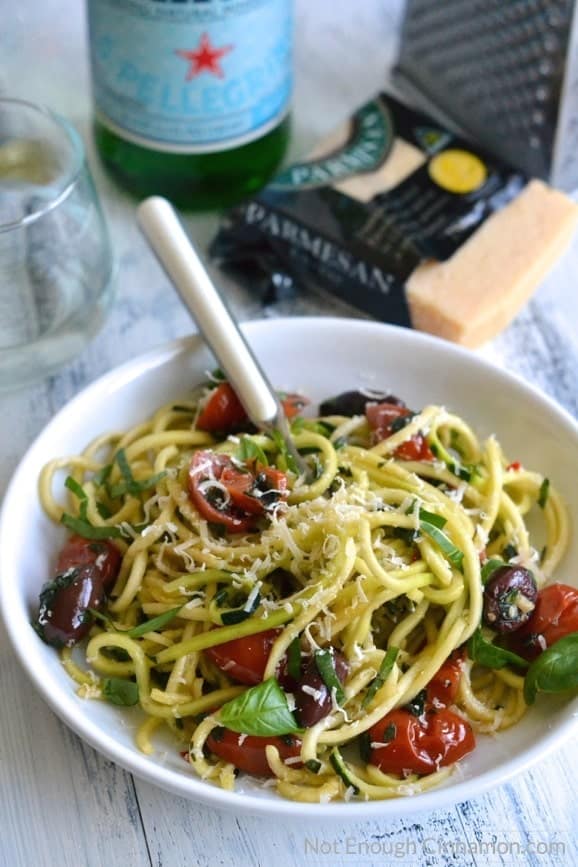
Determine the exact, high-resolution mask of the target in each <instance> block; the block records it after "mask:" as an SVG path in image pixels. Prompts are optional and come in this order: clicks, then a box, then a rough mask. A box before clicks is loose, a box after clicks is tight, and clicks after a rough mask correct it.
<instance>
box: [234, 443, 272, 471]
mask: <svg viewBox="0 0 578 867" xmlns="http://www.w3.org/2000/svg"><path fill="white" fill-rule="evenodd" d="M235 457H236V458H237V460H239V461H242V462H243V463H246V462H247V461H250V460H256V461H258V462H259V463H260V464H262V465H263V466H264V467H268V466H269V459H268V458H267V455H266V454H265V452H264V451H263V449H262V448H261V446H260V445H258V444H257V443H256V442H255V440H253V439H251V437H248V436H243V437H241V443H240V445H239V448H238V449H237V451H236V453H235Z"/></svg>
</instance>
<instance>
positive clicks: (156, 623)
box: [122, 603, 186, 638]
mask: <svg viewBox="0 0 578 867" xmlns="http://www.w3.org/2000/svg"><path fill="white" fill-rule="evenodd" d="M185 604H186V603H185ZM182 607H183V606H182V605H177V607H176V608H171V609H170V611H163V613H162V614H159V615H158V616H157V617H153V618H151V620H146V621H145V622H144V623H139V625H138V626H133V627H132V629H128V630H127V631H126V632H125V631H124V630H122V632H123V635H128V636H129V637H130V638H140V636H141V635H146V633H147V632H155V631H156V630H157V629H162V628H163V626H166V625H167V623H170V622H171V620H174V618H175V617H176V616H177V614H178V613H179V611H180V610H181V608H182Z"/></svg>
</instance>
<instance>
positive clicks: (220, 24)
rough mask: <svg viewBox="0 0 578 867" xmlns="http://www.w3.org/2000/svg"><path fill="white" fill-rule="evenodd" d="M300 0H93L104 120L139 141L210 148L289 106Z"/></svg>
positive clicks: (94, 52) (176, 149)
mask: <svg viewBox="0 0 578 867" xmlns="http://www.w3.org/2000/svg"><path fill="white" fill-rule="evenodd" d="M292 5H293V3H292V0H89V4H88V9H89V28H90V46H91V62H92V75H93V91H94V101H95V107H96V116H97V118H98V120H100V121H101V122H102V123H104V124H105V125H106V126H108V127H109V128H110V129H111V130H112V131H113V132H116V133H117V134H118V135H119V136H121V137H122V138H124V139H127V140H129V141H133V142H134V143H135V144H140V145H142V146H144V147H149V148H153V149H154V150H161V151H167V152H169V153H210V152H212V151H220V150H226V149H229V148H234V147H239V146H240V145H243V144H247V143H249V142H251V141H253V140H255V139H257V138H260V137H261V136H263V135H264V134H265V133H266V132H268V130H270V129H273V128H274V127H275V126H277V124H279V123H280V122H281V120H282V119H283V117H284V116H285V114H286V113H287V111H288V105H289V99H290V96H291V86H292V78H291V73H292V51H291V48H292V46H291V36H292V30H293V22H292Z"/></svg>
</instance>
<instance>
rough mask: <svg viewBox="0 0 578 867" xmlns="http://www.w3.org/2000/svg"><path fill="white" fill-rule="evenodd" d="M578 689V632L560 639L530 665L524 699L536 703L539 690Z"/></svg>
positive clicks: (548, 691)
mask: <svg viewBox="0 0 578 867" xmlns="http://www.w3.org/2000/svg"><path fill="white" fill-rule="evenodd" d="M569 689H578V632H572V633H571V634H570V635H566V636H564V638H560V639H558V641H556V642H555V644H552V645H551V646H550V647H548V648H547V649H546V650H545V651H544V652H543V653H541V654H540V656H538V657H537V658H536V659H535V660H534V661H533V662H532V663H531V665H530V667H529V669H528V671H527V672H526V678H525V680H524V700H525V702H526V704H534V701H535V700H536V695H537V693H538V692H546V693H557V692H566V690H569Z"/></svg>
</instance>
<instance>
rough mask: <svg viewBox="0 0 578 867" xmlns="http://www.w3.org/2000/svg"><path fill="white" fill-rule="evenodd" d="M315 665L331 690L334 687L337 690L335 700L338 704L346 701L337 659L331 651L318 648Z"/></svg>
mask: <svg viewBox="0 0 578 867" xmlns="http://www.w3.org/2000/svg"><path fill="white" fill-rule="evenodd" d="M315 665H316V666H317V671H318V672H319V674H320V675H321V679H322V680H323V683H324V684H325V686H326V687H327V689H328V690H329V692H331V690H332V689H334V690H335V701H336V702H337V704H343V702H344V701H345V693H344V692H343V687H342V686H341V681H340V680H339V678H338V677H337V672H336V670H335V660H334V658H333V654H332V653H331V651H330V650H317V651H316V652H315Z"/></svg>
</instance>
